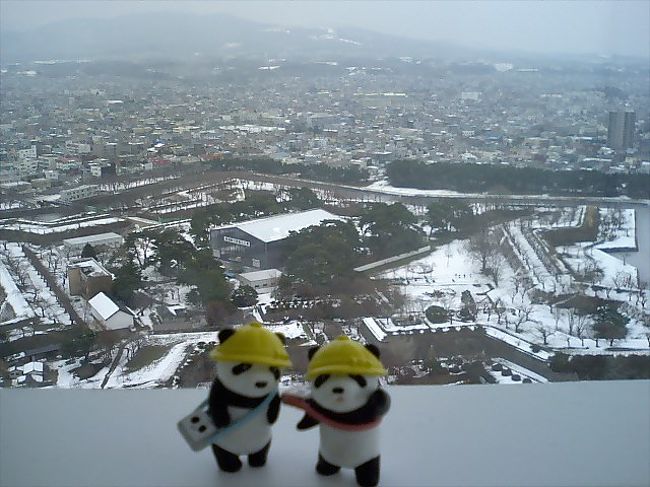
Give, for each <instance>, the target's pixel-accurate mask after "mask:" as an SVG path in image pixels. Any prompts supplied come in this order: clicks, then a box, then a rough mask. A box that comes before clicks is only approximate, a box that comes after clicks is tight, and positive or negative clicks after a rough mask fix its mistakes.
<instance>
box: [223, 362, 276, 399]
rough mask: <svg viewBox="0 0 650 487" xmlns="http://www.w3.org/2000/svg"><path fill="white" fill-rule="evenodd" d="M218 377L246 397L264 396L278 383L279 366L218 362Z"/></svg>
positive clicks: (232, 389)
mask: <svg viewBox="0 0 650 487" xmlns="http://www.w3.org/2000/svg"><path fill="white" fill-rule="evenodd" d="M217 377H218V378H219V380H220V381H221V382H222V384H223V385H224V386H226V387H227V388H228V389H230V390H231V391H233V392H236V393H237V394H241V395H242V396H246V397H263V396H266V395H267V394H269V393H270V392H271V391H272V390H273V389H274V388H276V387H277V385H278V380H279V378H280V371H279V370H278V368H277V367H270V366H268V365H261V364H245V363H241V362H226V361H223V362H222V361H219V362H217Z"/></svg>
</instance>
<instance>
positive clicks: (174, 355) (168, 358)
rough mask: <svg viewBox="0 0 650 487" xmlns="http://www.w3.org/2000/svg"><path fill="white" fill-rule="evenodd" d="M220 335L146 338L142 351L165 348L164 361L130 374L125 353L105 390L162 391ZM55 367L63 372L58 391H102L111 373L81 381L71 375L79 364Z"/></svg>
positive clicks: (58, 382) (104, 369)
mask: <svg viewBox="0 0 650 487" xmlns="http://www.w3.org/2000/svg"><path fill="white" fill-rule="evenodd" d="M217 335H218V334H217V332H204V333H175V334H167V335H149V336H146V337H144V339H143V341H142V343H141V344H140V349H142V348H144V347H147V346H157V347H165V348H167V349H168V351H167V352H166V353H165V354H164V356H163V357H161V358H160V359H158V360H155V361H154V362H152V363H151V364H149V365H146V366H144V367H142V368H140V369H138V370H135V371H132V372H129V371H128V367H127V364H128V362H129V357H128V354H127V353H126V352H125V353H123V354H122V356H121V358H120V361H119V363H118V364H117V367H116V368H115V370H114V371H113V372H112V373H111V374H110V376H109V378H108V380H107V382H106V385H105V386H104V388H106V389H119V388H136V389H152V388H156V387H160V386H162V385H163V384H164V383H166V382H167V381H168V380H169V379H171V378H172V377H173V376H174V373H175V372H176V370H177V369H178V368H179V367H180V366H181V365H182V364H183V363H184V362H185V360H186V359H187V357H188V355H189V354H190V352H191V351H192V350H194V348H195V347H196V346H197V344H198V343H199V342H205V343H209V342H217V341H218V336H217ZM136 353H137V352H136ZM53 365H54V366H55V367H57V368H58V370H59V378H58V381H57V384H56V385H57V387H64V388H76V387H79V388H84V389H98V388H100V387H101V384H102V382H103V381H104V380H105V379H106V375H107V374H108V373H109V367H105V368H103V369H102V370H100V371H99V372H97V374H95V375H94V376H93V377H91V378H89V379H86V380H79V379H78V378H77V377H76V376H74V375H73V374H72V372H71V371H72V370H74V369H75V368H77V367H79V361H76V362H75V363H73V364H65V363H64V362H63V361H61V362H56V363H54V364H53Z"/></svg>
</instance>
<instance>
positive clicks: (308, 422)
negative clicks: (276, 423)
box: [296, 413, 318, 430]
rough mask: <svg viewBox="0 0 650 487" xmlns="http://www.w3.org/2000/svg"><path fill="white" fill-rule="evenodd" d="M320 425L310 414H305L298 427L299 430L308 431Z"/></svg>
mask: <svg viewBox="0 0 650 487" xmlns="http://www.w3.org/2000/svg"><path fill="white" fill-rule="evenodd" d="M317 424H318V420H316V419H314V418H312V417H311V416H310V415H309V414H307V413H305V415H304V416H303V417H302V419H301V420H300V422H299V423H298V424H297V425H296V428H298V429H299V430H306V429H309V428H313V427H314V426H316V425H317Z"/></svg>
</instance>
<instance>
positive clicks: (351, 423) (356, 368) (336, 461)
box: [283, 336, 390, 487]
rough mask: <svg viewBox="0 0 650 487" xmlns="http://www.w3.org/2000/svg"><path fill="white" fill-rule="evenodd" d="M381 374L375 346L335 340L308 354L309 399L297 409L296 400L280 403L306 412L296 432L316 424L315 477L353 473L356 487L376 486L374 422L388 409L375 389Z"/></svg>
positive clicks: (386, 398) (387, 401) (386, 401)
mask: <svg viewBox="0 0 650 487" xmlns="http://www.w3.org/2000/svg"><path fill="white" fill-rule="evenodd" d="M383 375H386V370H385V369H384V367H383V366H382V364H381V362H380V361H379V349H377V347H375V346H374V345H365V346H364V345H362V344H360V343H358V342H355V341H352V340H350V339H349V338H348V337H347V336H340V337H338V338H337V339H336V340H333V341H332V342H330V343H328V344H327V345H324V346H323V347H314V348H312V349H310V350H309V365H308V368H307V379H308V380H310V381H311V382H312V391H311V397H310V398H309V399H307V401H305V402H304V403H303V405H302V406H301V405H300V404H299V403H300V400H296V398H295V397H293V398H291V397H285V396H283V401H284V402H287V403H289V404H292V405H296V406H298V407H303V408H304V409H305V411H306V412H305V416H304V417H303V418H302V419H301V421H300V422H299V423H298V425H297V428H298V429H300V430H302V429H307V428H311V427H313V426H315V425H317V424H320V447H319V452H318V463H317V464H316V471H317V472H318V473H319V474H321V475H333V474H335V473H337V472H338V471H339V470H340V469H341V467H345V468H353V469H354V473H355V476H356V480H357V483H358V484H359V485H360V486H362V487H372V486H375V485H377V484H378V483H379V470H380V468H379V460H380V449H379V423H380V421H381V417H382V416H383V415H384V414H386V412H387V411H388V409H389V407H390V397H389V396H388V394H386V392H385V391H384V390H383V389H382V388H381V387H380V384H379V377H380V376H383Z"/></svg>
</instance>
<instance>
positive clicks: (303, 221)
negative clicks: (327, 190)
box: [210, 210, 342, 269]
mask: <svg viewBox="0 0 650 487" xmlns="http://www.w3.org/2000/svg"><path fill="white" fill-rule="evenodd" d="M325 220H342V218H341V217H338V216H336V215H333V214H332V213H329V212H327V211H325V210H308V211H301V212H298V213H287V214H284V215H277V216H271V217H267V218H258V219H256V220H249V221H247V222H243V223H235V224H233V225H227V226H223V227H219V228H214V229H212V230H210V244H211V246H212V251H213V253H214V256H215V257H217V258H218V259H220V260H223V261H227V262H232V263H238V264H241V265H242V266H243V267H248V268H252V269H272V268H277V267H282V265H283V259H284V258H283V252H282V247H283V242H284V240H286V238H287V237H288V236H289V233H290V232H299V231H300V230H302V229H304V228H307V227H311V226H315V225H320V224H321V223H322V222H323V221H325Z"/></svg>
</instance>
